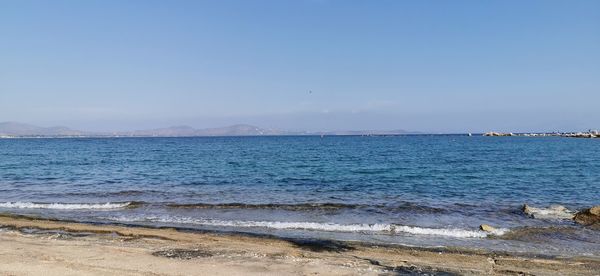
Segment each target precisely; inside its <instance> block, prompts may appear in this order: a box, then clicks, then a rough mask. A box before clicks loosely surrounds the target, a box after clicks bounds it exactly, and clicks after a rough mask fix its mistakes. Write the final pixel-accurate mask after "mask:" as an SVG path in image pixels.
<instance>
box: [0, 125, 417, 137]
mask: <svg viewBox="0 0 600 276" xmlns="http://www.w3.org/2000/svg"><path fill="white" fill-rule="evenodd" d="M402 134H418V132H410V131H405V130H388V131H369V130H358V131H357V130H353V131H327V132H300V131H285V130H278V129H271V128H260V127H257V126H252V125H244V124H238V125H232V126H227V127H219V128H205V129H196V128H193V127H190V126H173V127H167V128H157V129H148V130H134V131H118V132H90V131H80V130H73V129H70V128H68V127H63V126H55V127H39V126H34V125H29V124H23V123H17V122H3V123H0V137H2V138H8V137H200V136H276V135H402Z"/></svg>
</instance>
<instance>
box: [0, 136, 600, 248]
mask: <svg viewBox="0 0 600 276" xmlns="http://www.w3.org/2000/svg"><path fill="white" fill-rule="evenodd" d="M598 153H600V140H598V139H570V138H560V137H543V138H532V137H467V136H452V135H449V136H441V135H440V136H426V135H422V136H421V135H419V136H390V137H358V136H350V137H339V136H338V137H323V138H321V137H313V136H310V137H215V138H103V139H0V211H2V212H9V213H19V214H35V215H42V216H47V217H54V218H68V219H76V220H81V221H93V222H119V223H129V224H144V225H154V226H159V225H168V226H177V227H185V228H197V229H208V230H218V231H221V230H222V231H238V232H250V233H261V234H273V235H279V236H290V237H308V238H331V239H342V240H364V241H369V242H381V243H397V244H408V245H416V246H464V247H482V248H490V249H494V250H507V251H523V252H534V253H545V254H557V255H573V254H575V255H596V256H598V255H600V245H599V243H600V236H599V234H598V232H597V231H593V230H589V229H585V228H582V227H579V226H577V225H575V224H573V223H572V222H571V221H570V220H568V219H564V218H563V217H561V216H560V214H559V215H554V214H550V215H548V216H539V217H537V218H532V217H530V216H527V215H525V214H523V213H522V212H521V211H520V207H521V205H522V204H524V203H527V204H529V205H531V206H534V207H535V208H539V209H540V210H541V212H542V213H543V212H544V211H545V210H546V211H547V210H548V209H547V208H549V207H551V206H552V205H562V206H565V207H566V208H567V209H568V211H566V213H567V214H568V213H569V212H574V211H576V210H579V209H582V208H586V207H590V206H592V205H597V204H600V162H598V158H597V155H598ZM482 223H486V224H490V225H493V226H495V227H497V228H499V229H501V230H499V231H498V232H497V233H495V235H489V234H487V233H484V232H481V231H479V230H478V226H479V225H480V224H482ZM531 228H542V229H547V230H548V231H547V232H543V234H539V233H537V234H535V235H534V236H527V235H524V236H523V235H521V236H519V238H515V237H514V236H510V237H511V238H502V237H503V236H506V237H509V235H506V234H505V233H507V232H511V231H512V232H513V233H516V232H518V231H521V232H523V231H524V229H531ZM503 234H504V235H503Z"/></svg>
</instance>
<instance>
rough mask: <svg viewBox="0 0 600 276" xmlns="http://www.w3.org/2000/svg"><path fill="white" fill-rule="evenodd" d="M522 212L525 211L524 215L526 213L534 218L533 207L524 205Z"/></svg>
mask: <svg viewBox="0 0 600 276" xmlns="http://www.w3.org/2000/svg"><path fill="white" fill-rule="evenodd" d="M521 211H523V213H525V214H526V215H528V216H530V217H533V211H532V210H531V207H530V206H529V205H527V204H523V207H521Z"/></svg>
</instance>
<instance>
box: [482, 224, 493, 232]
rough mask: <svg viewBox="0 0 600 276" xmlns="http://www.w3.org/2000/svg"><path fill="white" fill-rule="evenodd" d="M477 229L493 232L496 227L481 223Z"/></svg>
mask: <svg viewBox="0 0 600 276" xmlns="http://www.w3.org/2000/svg"><path fill="white" fill-rule="evenodd" d="M479 230H481V231H484V232H494V231H495V230H496V228H495V227H492V226H490V225H487V224H482V225H480V226H479Z"/></svg>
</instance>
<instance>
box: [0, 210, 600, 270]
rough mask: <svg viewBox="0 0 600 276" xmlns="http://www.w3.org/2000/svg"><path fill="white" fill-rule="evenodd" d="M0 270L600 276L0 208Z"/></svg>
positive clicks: (599, 266)
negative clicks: (86, 221) (16, 212)
mask: <svg viewBox="0 0 600 276" xmlns="http://www.w3.org/2000/svg"><path fill="white" fill-rule="evenodd" d="M0 225H1V226H2V227H3V228H2V230H1V231H0V275H382V274H383V275H407V274H408V275H600V260H599V259H595V258H556V257H550V256H525V255H515V254H506V253H500V252H484V251H475V250H459V249H449V248H444V249H426V248H412V247H402V246H381V245H380V246H376V245H372V244H365V243H357V242H336V241H325V240H289V239H278V238H274V237H259V236H249V235H242V234H223V233H204V232H202V233H200V232H187V231H181V230H176V229H170V228H160V229H157V228H145V227H129V226H119V225H92V224H84V223H76V222H65V221H54V220H46V219H36V218H28V217H20V216H11V215H0Z"/></svg>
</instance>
